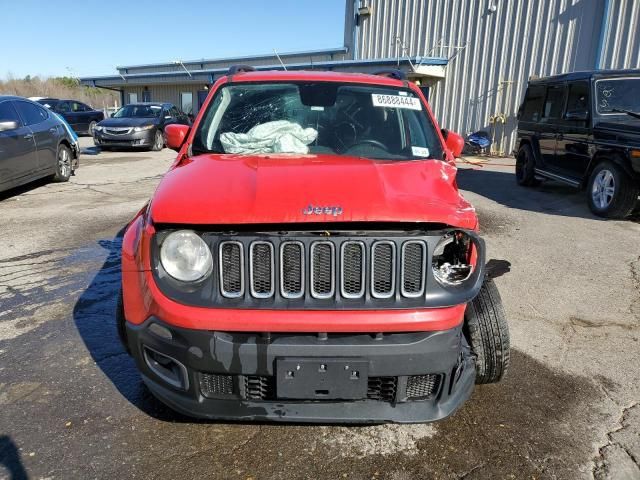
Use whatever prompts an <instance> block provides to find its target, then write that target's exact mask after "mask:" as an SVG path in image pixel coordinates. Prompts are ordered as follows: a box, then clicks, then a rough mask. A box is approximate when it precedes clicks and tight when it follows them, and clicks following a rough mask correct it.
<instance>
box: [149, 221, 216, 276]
mask: <svg viewBox="0 0 640 480" xmlns="http://www.w3.org/2000/svg"><path fill="white" fill-rule="evenodd" d="M160 262H161V263H162V267H163V268H164V270H165V271H166V272H167V273H168V274H169V275H170V276H172V277H173V278H175V279H176V280H180V281H182V282H196V281H198V280H202V279H204V278H205V277H208V276H209V275H210V274H211V271H212V270H213V257H212V256H211V250H209V247H208V246H207V244H206V243H205V242H204V240H202V238H200V236H198V235H197V234H196V233H195V232H192V231H190V230H179V231H177V232H173V233H170V234H169V235H167V238H165V239H164V241H163V242H162V247H161V248H160Z"/></svg>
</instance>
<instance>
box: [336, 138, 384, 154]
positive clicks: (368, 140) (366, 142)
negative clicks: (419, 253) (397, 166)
mask: <svg viewBox="0 0 640 480" xmlns="http://www.w3.org/2000/svg"><path fill="white" fill-rule="evenodd" d="M360 145H372V146H374V147H377V148H380V149H382V150H384V151H385V152H388V151H389V149H388V148H387V146H386V145H385V144H384V143H382V142H379V141H378V140H374V139H372V138H366V139H364V140H360V141H359V142H357V143H354V144H353V145H351V146H350V147H349V148H347V149H346V151H347V152H348V151H349V150H352V149H354V148H355V147H359V146H360Z"/></svg>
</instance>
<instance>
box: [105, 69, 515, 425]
mask: <svg viewBox="0 0 640 480" xmlns="http://www.w3.org/2000/svg"><path fill="white" fill-rule="evenodd" d="M251 70H252V69H251V68H248V67H242V68H237V67H235V68H232V69H231V70H230V71H229V73H228V75H226V76H223V77H222V78H220V79H219V80H218V81H217V82H216V83H215V84H214V85H213V87H212V88H211V92H210V94H209V96H208V98H207V100H206V102H205V104H204V105H203V107H202V109H201V110H200V112H199V114H198V116H197V118H196V120H195V122H194V124H193V126H192V127H189V126H185V125H170V126H167V127H166V128H165V136H166V142H167V145H168V146H169V147H170V148H173V149H174V150H177V151H178V152H179V153H178V156H177V158H176V161H175V163H174V164H173V166H172V167H171V168H170V170H169V171H168V172H167V174H166V175H165V176H164V178H163V179H162V181H161V182H160V184H159V186H158V189H157V191H156V192H155V194H154V196H153V198H152V199H151V201H150V203H149V204H148V206H147V207H145V208H143V209H142V210H141V211H140V212H139V213H138V215H137V216H136V217H135V218H134V219H133V220H132V222H131V223H130V224H129V225H128V227H127V229H126V231H125V234H124V238H123V245H122V295H121V298H120V301H119V306H118V313H117V323H118V328H119V333H120V336H121V339H122V340H123V342H124V345H125V347H126V348H127V350H128V351H129V352H130V353H131V354H132V355H133V357H134V358H135V360H136V363H137V365H138V367H139V369H140V372H141V373H142V377H143V380H144V382H145V384H146V385H147V386H148V388H149V389H150V391H151V392H152V393H153V394H154V395H155V396H156V397H157V398H159V399H160V400H161V401H163V402H165V403H166V404H167V405H169V406H170V407H172V408H173V409H175V410H178V411H180V412H183V413H185V414H187V415H190V416H195V417H203V418H212V419H236V420H276V421H296V422H426V421H433V420H438V419H442V418H444V417H446V416H448V415H450V414H451V413H453V412H454V411H455V410H456V408H458V407H459V406H460V405H461V404H462V403H463V402H464V401H465V400H466V399H467V398H468V397H469V395H470V394H471V392H472V389H473V385H474V383H488V382H495V381H497V380H499V379H500V378H501V377H502V375H503V374H504V372H505V370H506V369H507V365H508V363H509V336H508V329H507V324H506V321H505V316H504V311H503V308H502V305H501V301H500V296H499V294H498V292H497V290H496V287H495V285H494V283H493V282H492V280H491V279H489V278H486V276H485V246H484V242H483V241H482V239H481V238H480V237H479V236H478V233H477V232H478V218H477V216H476V213H475V210H474V208H473V207H472V206H471V205H470V204H469V203H468V202H467V201H466V200H465V199H464V198H463V197H462V196H461V195H460V193H459V191H458V188H457V185H456V167H455V163H454V162H455V159H454V155H457V154H459V153H460V150H461V149H462V146H463V141H462V139H461V138H460V136H459V135H457V134H454V133H452V132H447V131H441V130H439V128H438V126H437V123H436V121H435V119H434V118H433V115H432V113H431V110H430V109H429V106H428V104H427V102H426V101H425V99H424V97H423V95H422V93H421V92H420V89H419V88H418V87H416V86H415V85H414V84H413V83H411V82H408V81H407V80H406V79H403V78H402V76H401V75H400V74H399V73H398V72H397V71H395V72H394V71H392V72H386V73H385V74H384V75H363V74H344V73H334V72H319V71H309V72H303V71H297V72H276V71H270V72H257V71H251Z"/></svg>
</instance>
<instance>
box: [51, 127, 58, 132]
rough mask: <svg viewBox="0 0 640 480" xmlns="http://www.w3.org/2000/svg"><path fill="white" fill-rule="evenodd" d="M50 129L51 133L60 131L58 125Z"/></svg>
mask: <svg viewBox="0 0 640 480" xmlns="http://www.w3.org/2000/svg"><path fill="white" fill-rule="evenodd" d="M49 131H50V132H51V133H56V132H57V131H58V127H51V128H50V129H49Z"/></svg>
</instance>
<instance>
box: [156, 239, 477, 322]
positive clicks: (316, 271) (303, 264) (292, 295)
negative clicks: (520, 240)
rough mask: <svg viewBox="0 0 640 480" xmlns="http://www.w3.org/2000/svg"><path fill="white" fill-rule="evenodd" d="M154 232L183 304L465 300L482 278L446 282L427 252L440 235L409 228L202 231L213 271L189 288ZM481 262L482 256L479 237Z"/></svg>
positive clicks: (414, 304)
mask: <svg viewBox="0 0 640 480" xmlns="http://www.w3.org/2000/svg"><path fill="white" fill-rule="evenodd" d="M170 233H171V230H166V231H162V232H159V233H158V234H157V235H155V237H154V238H155V242H154V245H153V255H154V264H155V265H157V267H156V268H154V272H153V274H154V277H155V279H156V280H157V283H158V285H159V287H160V289H161V290H162V292H163V293H164V294H165V295H166V296H168V297H169V298H171V299H172V300H175V301H178V302H180V303H182V304H187V305H193V306H198V307H207V308H220V309H224V308H234V309H235V308H238V309H256V310H260V309H272V310H285V309H291V310H341V311H342V310H376V309H378V310H379V309H416V308H430V307H440V306H443V305H451V304H464V303H467V302H468V301H469V300H470V299H472V298H473V296H474V295H475V293H477V290H478V289H479V288H480V286H481V284H482V282H481V278H482V268H476V269H475V271H474V272H473V276H472V278H470V279H469V280H468V281H467V282H466V283H465V284H464V285H461V286H460V287H459V288H455V289H447V290H446V291H444V290H443V288H442V287H441V286H440V284H439V283H438V282H437V281H436V279H435V278H434V276H433V273H432V270H433V269H432V268H431V262H430V261H429V258H430V256H431V254H432V252H433V251H434V250H435V248H436V246H437V245H438V243H439V242H440V240H441V239H442V234H441V233H440V232H438V233H434V234H432V235H426V234H418V233H415V234H407V233H403V232H375V233H369V232H350V233H349V234H340V233H335V234H333V233H332V232H315V233H313V232H312V233H307V232H286V231H285V232H273V231H267V232H258V233H245V232H226V231H225V232H203V233H202V234H201V236H202V239H203V240H204V241H205V243H206V244H207V245H208V246H209V248H210V249H211V252H212V253H213V263H214V266H213V271H214V272H215V274H214V275H210V276H208V277H206V278H204V279H203V280H202V281H201V282H198V283H197V284H196V285H193V286H192V285H189V286H188V287H186V286H183V285H181V284H180V283H179V282H175V281H174V280H173V279H171V278H170V276H169V275H168V274H166V271H164V269H163V267H162V263H161V261H160V258H159V257H160V251H161V249H162V242H163V241H164V239H165V238H167V235H169V234H170ZM475 247H476V250H477V252H478V256H477V258H478V259H479V260H478V265H479V266H482V264H483V260H482V259H483V258H484V249H483V244H482V243H481V240H480V239H477V241H476V243H475Z"/></svg>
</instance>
